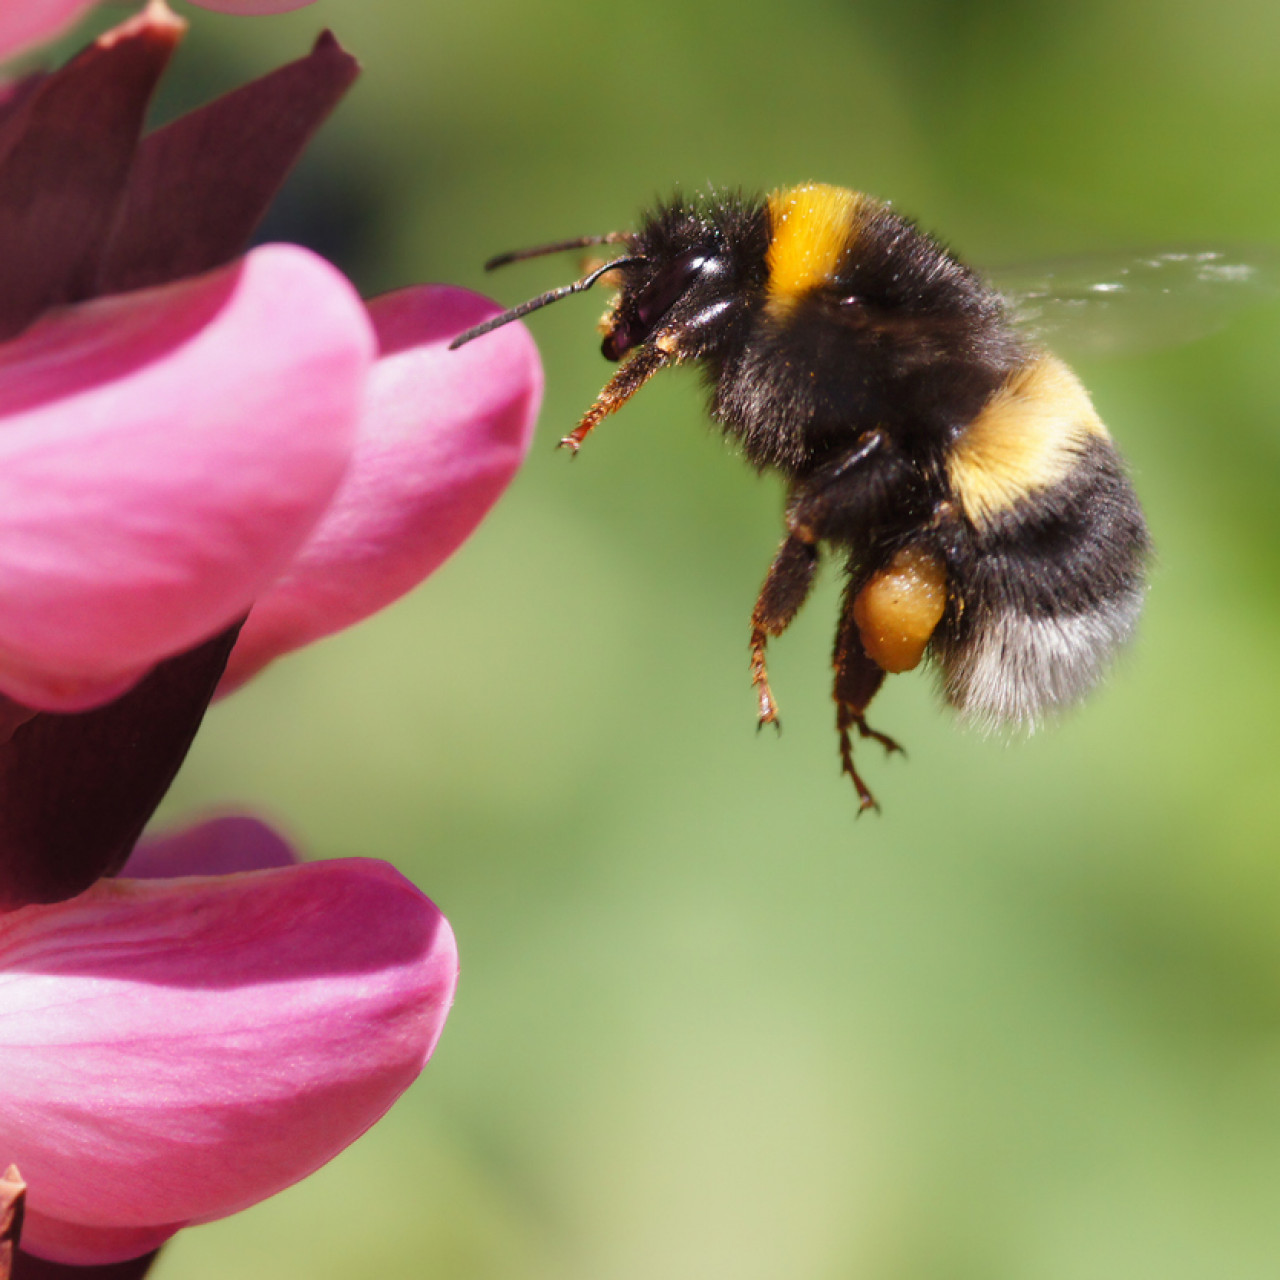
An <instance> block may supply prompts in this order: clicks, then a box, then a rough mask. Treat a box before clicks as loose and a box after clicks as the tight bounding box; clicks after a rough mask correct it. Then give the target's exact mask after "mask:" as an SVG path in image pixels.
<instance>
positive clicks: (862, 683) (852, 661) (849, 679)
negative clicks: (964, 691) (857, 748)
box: [832, 585, 902, 813]
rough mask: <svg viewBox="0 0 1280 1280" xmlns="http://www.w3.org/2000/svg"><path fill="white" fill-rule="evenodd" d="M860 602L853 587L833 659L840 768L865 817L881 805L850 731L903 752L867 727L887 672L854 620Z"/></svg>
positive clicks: (882, 734)
mask: <svg viewBox="0 0 1280 1280" xmlns="http://www.w3.org/2000/svg"><path fill="white" fill-rule="evenodd" d="M856 602H857V594H856V593H855V592H854V591H853V589H852V585H851V586H850V589H849V590H848V591H847V592H846V593H845V601H844V611H843V613H842V614H841V617H840V626H839V627H838V628H837V630H836V645H835V653H834V655H833V659H832V661H833V665H834V666H835V669H836V679H835V689H834V692H833V696H834V698H835V701H836V731H837V732H838V733H839V735H840V767H841V770H842V771H843V772H844V773H847V774H848V775H849V778H850V780H851V781H852V782H853V785H854V787H855V788H856V789H857V792H858V800H859V801H860V804H859V807H858V812H859V813H864V812H865V811H866V810H868V809H875V810H877V811H878V810H879V808H880V805H879V804H878V803H877V802H876V798H875V796H873V795H872V794H871V791H870V789H869V788H868V787H867V784H866V783H865V782H863V780H862V776H861V775H860V774H859V773H858V771H857V769H856V768H855V767H854V764H853V739H852V737H851V736H850V730H851V729H857V731H858V735H859V737H862V738H874V739H875V740H876V741H877V742H878V743H880V745H881V746H882V747H884V749H885V750H886V751H889V752H893V751H901V750H902V748H901V747H900V746H899V745H898V744H897V743H896V742H895V741H894V740H893V739H892V738H890V737H889V736H888V735H887V734H884V733H878V732H877V731H876V730H875V729H872V728H871V727H870V726H869V725H868V724H867V719H866V711H867V707H868V706H869V705H870V703H871V699H872V698H874V697H875V696H876V694H877V692H879V689H880V686H881V684H883V683H884V677H885V671H884V668H883V667H881V666H880V665H879V664H878V663H876V662H874V661H873V660H872V659H871V658H870V657H868V656H867V651H866V649H865V648H864V647H863V644H862V636H861V634H860V632H859V629H858V622H857V619H856V618H855V617H854V607H855V604H856Z"/></svg>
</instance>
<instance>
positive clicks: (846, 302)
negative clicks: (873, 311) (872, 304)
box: [837, 293, 864, 307]
mask: <svg viewBox="0 0 1280 1280" xmlns="http://www.w3.org/2000/svg"><path fill="white" fill-rule="evenodd" d="M863 301H864V299H862V298H860V297H859V296H858V295H857V294H856V293H851V294H850V295H849V296H848V297H847V298H841V299H839V301H838V303H837V305H838V306H841V307H860V306H862V304H863Z"/></svg>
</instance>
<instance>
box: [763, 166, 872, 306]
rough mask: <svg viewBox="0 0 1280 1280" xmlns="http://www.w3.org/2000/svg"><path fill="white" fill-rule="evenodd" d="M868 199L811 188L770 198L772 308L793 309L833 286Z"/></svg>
mask: <svg viewBox="0 0 1280 1280" xmlns="http://www.w3.org/2000/svg"><path fill="white" fill-rule="evenodd" d="M866 201H867V197H866V196H864V195H862V194H861V193H860V192H857V191H849V190H847V189H845V188H844V187H832V186H827V185H826V184H825V183H821V182H809V183H806V184H805V185H804V186H801V187H791V188H789V189H788V190H786V191H775V192H774V193H773V194H772V195H771V196H770V197H769V226H770V231H771V235H770V241H769V257H768V268H769V280H768V286H767V287H768V293H769V303H770V306H772V307H775V308H777V307H781V308H786V307H789V306H790V305H791V304H792V303H793V302H795V300H796V299H797V298H799V297H801V296H802V295H804V294H806V293H808V292H809V291H810V290H811V289H814V288H816V287H817V286H818V285H821V284H823V283H824V282H825V281H827V280H830V279H831V278H832V276H834V275H835V273H836V271H837V270H838V269H839V267H840V264H841V261H842V259H843V258H844V255H845V254H846V252H847V251H848V250H849V247H850V246H851V245H852V244H853V241H854V240H855V239H856V237H857V234H858V219H859V213H860V210H861V209H862V207H863V206H864V205H865V203H866Z"/></svg>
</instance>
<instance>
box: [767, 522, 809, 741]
mask: <svg viewBox="0 0 1280 1280" xmlns="http://www.w3.org/2000/svg"><path fill="white" fill-rule="evenodd" d="M817 567H818V548H817V547H816V546H815V545H814V544H813V543H812V542H806V541H804V540H803V539H802V538H798V537H796V535H795V534H792V535H790V536H789V537H787V538H786V539H785V540H784V541H783V543H782V545H781V546H780V547H779V548H778V554H777V555H776V556H774V558H773V563H772V564H771V565H770V566H769V572H768V574H767V575H766V577H765V580H764V586H763V587H761V588H760V598H759V599H758V600H757V601H756V607H755V609H754V611H753V612H752V614H751V684H752V686H753V687H754V688H755V691H756V699H757V704H756V706H757V713H758V714H759V717H760V721H759V723H760V724H761V725H762V726H763V725H766V724H777V723H778V704H777V703H776V702H775V701H774V698H773V691H772V690H771V689H770V688H769V673H768V671H767V669H766V668H765V661H764V648H765V645H766V644H767V643H768V640H769V637H770V636H780V635H781V634H782V633H783V632H784V631H785V630H786V629H787V628H788V627H789V626H790V625H791V620H792V619H793V618H794V617H795V616H796V614H797V613H798V612H799V611H800V606H801V605H802V604H804V602H805V599H806V598H807V597H808V595H809V590H810V588H811V587H812V586H813V575H814V572H815V571H816V569H817Z"/></svg>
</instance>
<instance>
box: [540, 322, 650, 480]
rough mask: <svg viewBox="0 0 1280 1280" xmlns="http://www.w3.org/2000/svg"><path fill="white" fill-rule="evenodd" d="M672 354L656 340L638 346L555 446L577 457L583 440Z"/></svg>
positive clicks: (641, 385)
mask: <svg viewBox="0 0 1280 1280" xmlns="http://www.w3.org/2000/svg"><path fill="white" fill-rule="evenodd" d="M671 361H672V355H671V352H670V350H668V349H667V348H666V347H662V346H659V345H658V344H657V343H656V342H652V343H647V344H646V345H645V346H643V347H637V348H636V350H635V352H634V354H632V355H631V356H629V357H628V358H627V360H626V361H625V362H624V364H623V365H622V367H621V368H620V369H619V370H618V372H617V373H615V374H614V375H613V377H612V378H610V379H609V381H608V382H606V383H605V385H604V390H602V391H601V392H600V394H599V395H598V396H596V399H595V403H594V404H593V405H592V406H591V408H590V409H588V410H587V411H586V413H584V414H583V415H582V421H581V422H579V423H578V425H577V426H576V427H574V429H573V430H572V431H570V432H569V434H568V435H567V436H565V437H564V438H563V439H562V440H561V441H560V443H559V445H558V446H557V447H558V448H560V449H571V450H572V451H573V455H574V456H575V457H576V456H577V454H578V450H579V449H581V448H582V442H583V441H584V440H585V439H586V438H587V436H588V435H590V434H591V432H592V431H594V430H595V429H596V427H598V426H599V425H600V423H601V422H603V421H604V420H605V418H607V417H608V416H609V415H610V414H611V413H616V412H617V411H618V410H619V409H621V408H622V406H623V405H624V404H626V402H627V401H628V400H630V399H631V397H632V396H633V395H635V393H636V392H637V391H639V390H640V388H641V387H643V386H644V384H645V383H646V382H648V381H649V379H650V378H652V377H653V375H654V374H655V373H657V372H658V370H659V369H661V368H662V367H663V366H664V365H667V364H670V363H671Z"/></svg>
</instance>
